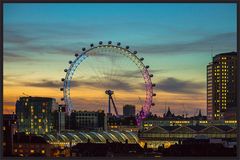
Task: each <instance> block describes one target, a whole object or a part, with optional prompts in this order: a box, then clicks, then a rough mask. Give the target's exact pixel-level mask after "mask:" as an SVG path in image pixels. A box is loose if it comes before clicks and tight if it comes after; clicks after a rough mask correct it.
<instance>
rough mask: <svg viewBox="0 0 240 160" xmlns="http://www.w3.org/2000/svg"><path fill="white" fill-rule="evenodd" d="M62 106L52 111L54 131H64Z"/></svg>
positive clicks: (64, 120)
mask: <svg viewBox="0 0 240 160" xmlns="http://www.w3.org/2000/svg"><path fill="white" fill-rule="evenodd" d="M64 111H65V110H64V108H62V107H61V106H58V110H54V111H53V113H52V114H53V129H54V130H55V131H64V130H65V122H66V119H65V118H66V116H65V115H66V113H65V112H64Z"/></svg>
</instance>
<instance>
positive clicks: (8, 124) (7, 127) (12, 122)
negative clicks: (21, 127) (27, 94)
mask: <svg viewBox="0 0 240 160" xmlns="http://www.w3.org/2000/svg"><path fill="white" fill-rule="evenodd" d="M16 121H17V117H16V114H14V113H13V114H4V115H3V155H4V156H11V155H12V152H13V136H14V135H15V133H16V132H17V123H16Z"/></svg>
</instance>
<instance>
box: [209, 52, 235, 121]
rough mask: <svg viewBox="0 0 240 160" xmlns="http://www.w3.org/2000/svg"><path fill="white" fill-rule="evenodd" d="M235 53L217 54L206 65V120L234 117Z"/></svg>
mask: <svg viewBox="0 0 240 160" xmlns="http://www.w3.org/2000/svg"><path fill="white" fill-rule="evenodd" d="M236 81H237V53H236V52H229V53H222V54H218V55H216V56H214V57H213V61H212V62H211V63H209V65H208V66H207V118H208V120H221V119H236V108H237V82H236Z"/></svg>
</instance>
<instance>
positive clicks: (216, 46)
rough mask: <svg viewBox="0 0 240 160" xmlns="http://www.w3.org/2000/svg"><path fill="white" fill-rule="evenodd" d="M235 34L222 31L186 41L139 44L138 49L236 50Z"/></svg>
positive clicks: (162, 51) (146, 51) (208, 51)
mask: <svg viewBox="0 0 240 160" xmlns="http://www.w3.org/2000/svg"><path fill="white" fill-rule="evenodd" d="M236 40H237V36H236V33H235V32H229V33H222V34H217V35H213V36H208V37H205V38H203V39H200V40H196V41H193V42H188V43H173V44H153V45H144V46H139V47H138V48H139V51H141V52H143V53H156V54H166V53H175V54H182V53H184V52H185V53H199V52H207V53H210V52H211V49H213V51H215V52H216V51H217V52H218V51H226V52H227V51H232V50H236Z"/></svg>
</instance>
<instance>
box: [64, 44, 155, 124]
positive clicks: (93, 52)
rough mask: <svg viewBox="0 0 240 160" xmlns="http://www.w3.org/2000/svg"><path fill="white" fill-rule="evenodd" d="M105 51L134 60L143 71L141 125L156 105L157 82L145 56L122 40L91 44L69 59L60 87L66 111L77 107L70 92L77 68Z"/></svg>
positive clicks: (140, 71) (139, 115)
mask: <svg viewBox="0 0 240 160" xmlns="http://www.w3.org/2000/svg"><path fill="white" fill-rule="evenodd" d="M103 53H109V54H111V55H112V56H123V57H125V58H127V59H128V60H129V62H132V64H134V65H135V66H136V67H137V69H138V71H139V73H141V77H142V79H143V81H144V90H145V101H144V103H143V104H142V110H141V111H140V113H139V114H138V116H137V119H136V120H137V124H138V125H139V124H140V123H141V121H142V120H143V119H144V118H146V117H147V115H148V114H149V113H150V109H151V106H154V103H153V96H156V94H155V93H154V92H153V87H154V86H155V84H153V83H152V81H151V78H152V77H153V74H150V71H149V66H148V65H145V64H144V63H143V61H144V58H143V57H140V58H139V57H138V53H137V51H132V50H131V49H130V47H129V46H126V47H122V46H121V43H120V42H118V43H116V45H114V44H113V43H112V41H109V42H108V43H107V44H104V43H103V42H102V41H100V42H99V43H98V45H96V46H94V44H90V47H89V48H82V50H81V51H80V52H78V53H76V54H75V59H74V60H70V61H69V67H68V68H66V69H64V72H65V73H66V75H65V78H62V79H61V81H62V82H63V87H62V88H60V90H61V91H62V92H63V98H61V100H62V101H63V102H64V103H65V107H66V113H67V114H68V115H70V114H71V112H72V111H73V109H74V108H75V106H74V103H73V101H72V98H71V94H70V92H71V84H72V79H73V76H74V75H75V72H76V69H77V68H79V67H80V66H81V64H82V63H83V62H84V61H86V59H88V57H93V56H101V55H102V54H103ZM129 62H128V63H129ZM106 89H107V88H106Z"/></svg>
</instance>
